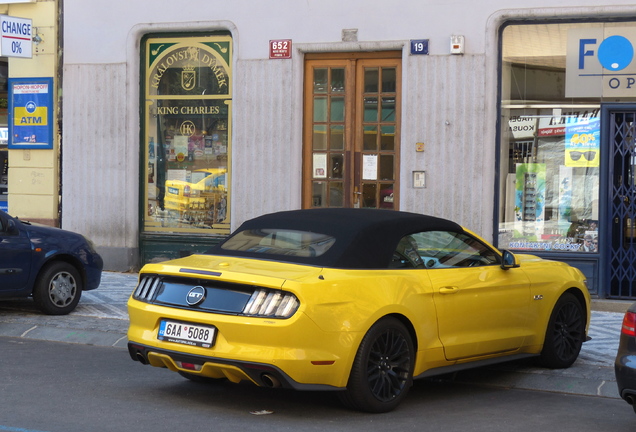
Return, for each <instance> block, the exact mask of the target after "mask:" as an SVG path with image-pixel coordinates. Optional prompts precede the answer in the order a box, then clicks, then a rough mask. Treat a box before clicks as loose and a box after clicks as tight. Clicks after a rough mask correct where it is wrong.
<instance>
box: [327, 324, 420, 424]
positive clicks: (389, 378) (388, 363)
mask: <svg viewBox="0 0 636 432" xmlns="http://www.w3.org/2000/svg"><path fill="white" fill-rule="evenodd" d="M414 361H415V349H414V346H413V341H412V340H411V335H410V334H409V332H408V330H407V329H406V327H405V326H404V324H402V323H401V322H400V321H399V320H397V319H396V318H392V317H387V318H383V319H381V320H380V321H378V322H377V323H375V324H374V325H373V326H372V327H371V329H369V331H368V332H367V334H366V335H365V336H364V338H363V339H362V343H361V344H360V347H359V348H358V352H357V354H356V357H355V360H354V362H353V366H352V368H351V374H350V376H349V382H348V384H347V389H346V390H345V391H342V392H339V393H338V396H339V397H340V400H341V401H342V403H344V404H345V405H346V406H348V407H349V408H352V409H355V410H359V411H365V412H372V413H382V412H388V411H391V410H393V409H394V408H395V407H397V406H398V405H399V404H400V402H402V400H403V399H404V398H405V397H406V394H407V393H408V391H409V389H410V387H411V385H412V383H413V365H414Z"/></svg>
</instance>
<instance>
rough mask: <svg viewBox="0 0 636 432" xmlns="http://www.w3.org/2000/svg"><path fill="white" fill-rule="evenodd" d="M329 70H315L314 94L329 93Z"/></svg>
mask: <svg viewBox="0 0 636 432" xmlns="http://www.w3.org/2000/svg"><path fill="white" fill-rule="evenodd" d="M327 72H328V69H326V68H321V69H314V93H327Z"/></svg>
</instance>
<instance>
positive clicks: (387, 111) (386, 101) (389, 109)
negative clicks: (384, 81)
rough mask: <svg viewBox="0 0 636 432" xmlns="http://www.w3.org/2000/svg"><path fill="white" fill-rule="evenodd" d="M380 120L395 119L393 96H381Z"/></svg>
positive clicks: (391, 120) (388, 120)
mask: <svg viewBox="0 0 636 432" xmlns="http://www.w3.org/2000/svg"><path fill="white" fill-rule="evenodd" d="M380 121H383V122H394V121H395V97H393V96H391V97H383V98H382V118H381V119H380Z"/></svg>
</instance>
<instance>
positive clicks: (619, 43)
mask: <svg viewBox="0 0 636 432" xmlns="http://www.w3.org/2000/svg"><path fill="white" fill-rule="evenodd" d="M635 44H636V28H633V27H594V28H577V29H570V30H569V31H568V43H567V58H566V72H565V77H566V82H565V96H566V97H636V58H634V45H635Z"/></svg>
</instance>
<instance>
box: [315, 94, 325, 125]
mask: <svg viewBox="0 0 636 432" xmlns="http://www.w3.org/2000/svg"><path fill="white" fill-rule="evenodd" d="M314 121H315V122H326V121H327V98H326V97H324V96H320V97H316V98H314Z"/></svg>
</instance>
